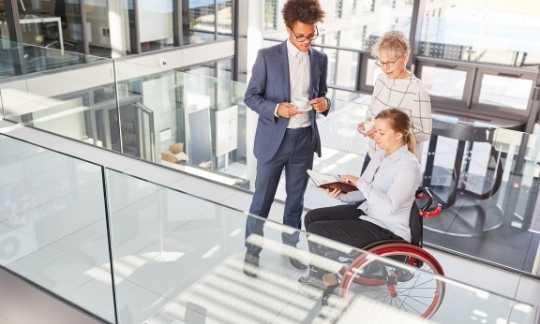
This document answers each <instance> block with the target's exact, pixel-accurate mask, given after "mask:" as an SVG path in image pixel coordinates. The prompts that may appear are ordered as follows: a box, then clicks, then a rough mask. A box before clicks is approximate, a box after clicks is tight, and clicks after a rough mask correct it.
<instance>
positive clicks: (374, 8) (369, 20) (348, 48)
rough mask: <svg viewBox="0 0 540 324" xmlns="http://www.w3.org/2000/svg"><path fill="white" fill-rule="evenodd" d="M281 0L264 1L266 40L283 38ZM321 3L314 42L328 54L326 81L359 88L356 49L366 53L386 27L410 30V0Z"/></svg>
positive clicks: (327, 1) (285, 36)
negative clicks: (323, 13) (323, 14)
mask: <svg viewBox="0 0 540 324" xmlns="http://www.w3.org/2000/svg"><path fill="white" fill-rule="evenodd" d="M284 3H285V1H283V0H266V1H265V34H264V37H265V38H266V39H269V40H274V41H281V40H285V39H286V38H287V33H286V29H285V25H284V22H283V17H282V14H281V9H282V8H283V5H284ZM321 5H322V7H323V9H324V10H325V11H326V17H325V20H324V22H323V23H322V24H320V26H319V32H320V36H319V37H318V38H317V39H316V40H315V41H314V45H315V47H316V48H319V49H320V50H321V51H323V52H324V53H326V54H327V55H328V58H329V60H328V64H329V66H328V84H329V85H331V86H335V87H338V88H342V89H349V90H356V89H359V88H360V87H361V85H360V84H359V83H358V79H359V78H358V74H359V73H360V71H361V68H362V67H361V61H360V59H361V57H360V52H369V51H370V50H371V46H373V44H374V43H375V42H376V41H377V39H378V38H379V37H380V36H381V35H382V34H383V33H384V32H386V31H388V30H399V31H402V32H403V33H404V34H405V35H409V33H410V28H411V19H412V11H413V0H404V1H372V0H360V1H357V0H338V1H330V0H323V1H321ZM318 45H320V46H318ZM325 46H330V48H326V47H325Z"/></svg>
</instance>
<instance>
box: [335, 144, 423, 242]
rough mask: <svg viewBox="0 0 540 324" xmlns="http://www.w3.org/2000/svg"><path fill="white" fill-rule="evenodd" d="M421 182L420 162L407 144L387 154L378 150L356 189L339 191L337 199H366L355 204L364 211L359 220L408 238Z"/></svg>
mask: <svg viewBox="0 0 540 324" xmlns="http://www.w3.org/2000/svg"><path fill="white" fill-rule="evenodd" d="M420 183H421V170H420V164H419V163H418V160H417V158H416V156H415V155H414V154H413V153H411V152H409V150H408V149H407V146H402V147H401V148H399V149H398V150H397V151H395V152H394V153H392V154H390V155H388V156H385V152H384V151H382V150H378V151H376V152H375V154H374V155H373V156H372V157H371V161H370V163H369V165H368V166H367V168H366V170H365V172H364V174H363V175H362V176H361V177H360V179H359V180H358V182H357V183H356V185H357V187H358V189H359V190H358V191H353V192H349V193H347V194H342V195H340V196H339V199H340V200H341V201H343V202H346V203H353V202H360V201H362V200H365V201H364V202H363V203H361V204H360V205H359V206H358V208H359V209H362V210H363V211H364V212H365V213H366V215H363V216H360V218H361V219H365V220H367V221H369V222H372V223H374V224H376V225H378V226H380V227H383V228H386V229H388V230H390V231H391V232H393V233H394V234H396V235H399V236H400V237H402V238H403V239H405V240H407V241H410V240H411V229H410V227H409V216H410V212H411V207H412V204H413V202H414V199H415V193H416V190H417V189H418V187H419V186H420Z"/></svg>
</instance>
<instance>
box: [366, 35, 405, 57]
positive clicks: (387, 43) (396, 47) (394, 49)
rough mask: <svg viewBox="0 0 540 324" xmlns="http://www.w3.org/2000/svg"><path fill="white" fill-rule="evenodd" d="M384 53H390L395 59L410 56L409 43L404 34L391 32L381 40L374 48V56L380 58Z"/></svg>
mask: <svg viewBox="0 0 540 324" xmlns="http://www.w3.org/2000/svg"><path fill="white" fill-rule="evenodd" d="M382 51H388V52H390V54H391V55H392V56H393V57H394V58H398V57H404V56H407V55H409V51H410V46H409V41H408V40H407V38H405V35H403V33H402V32H399V31H389V32H386V33H384V35H383V36H382V37H381V38H379V40H378V41H377V43H376V44H375V46H374V47H373V55H374V56H375V57H380V54H381V52H382Z"/></svg>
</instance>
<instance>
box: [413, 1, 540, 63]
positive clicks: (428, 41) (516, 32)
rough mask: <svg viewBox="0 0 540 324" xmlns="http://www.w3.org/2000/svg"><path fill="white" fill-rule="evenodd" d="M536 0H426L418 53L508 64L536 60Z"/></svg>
mask: <svg viewBox="0 0 540 324" xmlns="http://www.w3.org/2000/svg"><path fill="white" fill-rule="evenodd" d="M539 17H540V3H539V2H538V1H533V0H525V1H518V2H506V1H489V0H476V1H454V0H452V1H450V0H434V1H426V4H425V11H424V14H423V17H422V18H423V19H422V20H423V23H422V29H421V34H420V35H421V36H420V41H421V46H420V48H419V54H420V55H425V56H430V57H439V58H445V59H451V60H464V61H475V62H489V63H497V64H504V65H511V66H524V65H531V64H533V65H535V64H539V63H540V45H539V44H538V42H536V41H534V40H535V39H536V35H538V34H539V33H540V19H538V18H539Z"/></svg>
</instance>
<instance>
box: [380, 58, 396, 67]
mask: <svg viewBox="0 0 540 324" xmlns="http://www.w3.org/2000/svg"><path fill="white" fill-rule="evenodd" d="M400 59H401V58H398V59H395V60H393V61H386V62H383V61H381V60H377V61H375V65H377V66H378V67H383V66H385V65H388V66H394V65H395V64H396V63H397V61H399V60H400Z"/></svg>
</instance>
